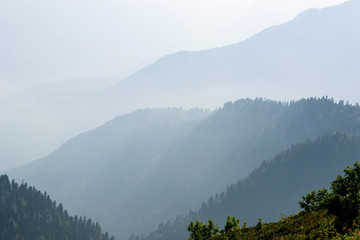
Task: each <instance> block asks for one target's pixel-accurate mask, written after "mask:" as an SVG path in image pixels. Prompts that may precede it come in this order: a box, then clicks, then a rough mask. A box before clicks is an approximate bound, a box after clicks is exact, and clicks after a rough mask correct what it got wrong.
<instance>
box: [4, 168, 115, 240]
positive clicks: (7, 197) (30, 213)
mask: <svg viewBox="0 0 360 240" xmlns="http://www.w3.org/2000/svg"><path fill="white" fill-rule="evenodd" d="M0 239H1V240H33V239H34V240H35V239H39V240H114V239H115V238H114V237H109V234H108V233H107V232H105V233H103V232H102V230H101V227H100V225H99V224H98V223H94V222H92V220H91V218H86V217H78V216H75V217H72V216H69V215H68V213H67V211H66V210H64V209H63V206H62V204H57V203H56V202H55V201H53V200H51V199H50V197H49V195H47V194H46V192H45V193H41V192H40V191H38V190H36V189H35V188H34V187H29V186H28V185H27V184H26V183H22V184H20V185H19V184H17V183H16V182H15V181H14V180H13V181H11V182H10V181H9V178H8V176H7V175H2V176H0Z"/></svg>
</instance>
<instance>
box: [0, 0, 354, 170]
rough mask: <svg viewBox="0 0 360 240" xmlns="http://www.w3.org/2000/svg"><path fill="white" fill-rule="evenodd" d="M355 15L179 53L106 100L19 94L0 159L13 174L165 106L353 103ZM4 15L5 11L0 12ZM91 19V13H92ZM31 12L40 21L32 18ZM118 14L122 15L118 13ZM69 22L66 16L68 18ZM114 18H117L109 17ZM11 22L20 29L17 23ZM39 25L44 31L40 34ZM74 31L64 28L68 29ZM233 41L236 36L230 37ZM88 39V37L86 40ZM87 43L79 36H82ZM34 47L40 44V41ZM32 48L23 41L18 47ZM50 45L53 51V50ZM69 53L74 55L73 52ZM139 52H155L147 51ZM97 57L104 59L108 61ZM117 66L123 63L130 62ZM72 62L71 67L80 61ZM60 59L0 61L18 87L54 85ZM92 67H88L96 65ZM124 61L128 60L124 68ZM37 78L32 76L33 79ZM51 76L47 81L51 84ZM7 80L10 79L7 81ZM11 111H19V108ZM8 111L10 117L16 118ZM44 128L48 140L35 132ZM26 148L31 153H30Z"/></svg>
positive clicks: (344, 12) (306, 16)
mask: <svg viewBox="0 0 360 240" xmlns="http://www.w3.org/2000/svg"><path fill="white" fill-rule="evenodd" d="M24 4H27V3H24ZM37 4H39V3H37ZM111 4H113V3H111ZM7 5H9V6H12V5H13V3H6V5H4V6H7ZM42 5H44V4H42ZM359 5H360V4H359V1H358V0H352V1H349V2H346V3H344V4H341V5H339V6H335V7H329V8H325V9H321V10H316V9H313V10H309V11H306V12H304V13H302V14H300V15H299V16H298V17H296V18H295V19H294V20H293V21H290V22H288V23H285V24H282V25H279V26H274V27H271V28H268V29H266V30H264V31H262V32H260V33H258V34H256V35H254V36H253V37H250V38H249V39H247V40H245V41H242V42H240V43H237V44H234V45H230V46H226V47H220V48H214V49H210V50H204V51H198V52H185V51H184V52H179V53H175V54H171V55H167V56H164V57H163V58H161V59H159V60H158V61H157V62H155V63H153V64H150V65H149V66H147V67H144V68H142V69H141V70H139V71H137V72H136V73H134V74H132V75H130V76H128V77H127V78H125V79H123V80H119V81H118V82H117V83H116V84H114V85H113V86H112V87H109V88H108V89H106V90H103V89H100V88H98V89H97V91H94V92H92V94H90V95H89V94H81V93H80V94H79V93H78V94H75V93H71V94H70V95H69V94H65V95H56V96H52V97H50V98H48V97H40V98H36V101H34V99H32V98H30V99H29V98H28V97H26V94H25V96H22V95H23V93H22V94H21V95H17V96H15V97H14V98H10V100H8V101H7V100H3V99H0V105H2V106H0V111H1V112H2V114H3V118H2V121H0V122H4V121H5V123H2V124H1V125H0V133H1V134H0V135H1V136H2V137H1V138H0V142H1V143H2V144H3V146H4V147H3V148H2V149H3V150H2V151H1V152H4V153H1V152H0V157H3V158H4V159H9V160H8V165H9V166H10V167H14V166H16V165H17V164H16V165H11V164H12V163H14V162H15V160H16V158H18V161H17V162H25V161H30V160H33V159H35V158H36V157H41V156H44V155H45V154H48V153H50V151H51V150H52V149H54V148H55V147H57V146H58V145H59V144H60V143H61V142H63V141H66V140H67V139H68V138H70V137H73V136H75V135H76V134H79V133H80V132H83V131H88V130H90V129H93V128H95V127H97V126H99V125H101V124H103V123H104V122H105V121H107V120H109V119H111V118H113V117H115V116H117V115H120V114H125V113H129V112H133V111H135V110H136V109H139V108H148V107H152V108H155V107H169V106H172V107H185V108H193V107H200V108H212V109H214V108H216V107H219V106H221V105H222V104H223V103H224V102H227V101H230V100H236V99H238V98H246V97H251V98H255V97H258V96H262V97H267V98H271V99H278V100H290V99H300V98H302V97H310V96H319V97H321V96H326V95H328V96H332V97H334V98H335V99H337V100H339V99H345V100H350V101H352V102H358V101H359V99H358V96H357V91H356V89H358V88H359V81H358V78H359V76H360V72H359V68H358V66H357V62H359V58H360V49H359V47H358V44H357V43H358V42H359V41H360V39H359V36H360V32H359V31H360V30H359V28H358V26H357V23H358V22H359V20H360V19H359V15H358V14H357V13H358V12H359V10H360V9H359ZM35 6H36V5H31V6H30V5H29V6H28V7H29V8H36V7H35ZM47 7H49V6H47ZM39 8H40V7H39ZM4 9H6V8H5V7H4ZM113 9H118V6H116V7H115V6H114V8H113ZM88 10H89V11H93V10H94V9H88ZM34 11H35V10H34ZM36 11H38V9H37V8H36ZM66 11H69V9H68V8H66V10H64V12H66ZM121 11H125V10H124V9H121ZM7 12H11V11H7ZM7 12H6V11H5V12H4V14H5V15H4V16H7V17H9V18H10V19H13V15H10V16H9V15H8V13H7ZM125 12H126V11H125ZM24 14H25V15H26V14H33V12H32V11H30V12H29V11H27V12H24ZM42 14H43V12H41V14H40V13H39V14H38V15H36V18H35V21H39V18H40V19H41V17H42V16H43V15H42ZM54 14H55V13H54ZM57 14H59V11H56V14H55V15H57ZM72 14H73V13H71V14H70V15H71V16H73V15H72ZM117 15H119V14H118V13H117V14H115V15H114V16H117ZM34 17H35V16H34ZM73 17H74V16H73ZM29 19H31V18H29ZM58 19H62V18H58ZM76 19H77V17H76ZM91 19H92V18H91ZM150 19H153V18H150ZM13 20H14V19H13ZM15 20H16V21H17V19H15ZM15 20H14V21H15ZM104 20H109V19H104ZM16 21H15V22H16ZM112 22H113V21H112ZM46 23H47V22H42V21H41V26H42V24H45V25H46ZM9 24H10V25H11V24H13V22H12V21H10V23H9ZM121 24H123V22H121ZM75 25H76V24H75ZM75 25H74V24H71V26H75ZM87 25H88V24H87ZM43 27H44V26H43ZM4 29H5V31H8V30H9V29H11V28H8V27H4ZM66 29H67V28H66ZM76 29H79V28H78V27H77V28H76ZM81 29H82V28H81ZM68 30H69V29H67V31H68ZM103 30H106V29H103ZM233 31H237V29H234V30H233ZM45 32H46V34H49V36H48V37H49V38H51V39H58V37H57V36H55V37H54V35H53V34H50V33H49V31H45ZM50 32H51V31H50ZM115 32H116V31H112V32H111V34H115V35H116V33H115ZM51 33H52V32H51ZM89 33H91V34H92V33H93V31H90V32H89ZM89 33H87V32H86V34H89ZM168 35H169V34H168ZM6 36H7V37H8V36H12V34H10V33H9V34H8V35H6ZM116 36H117V35H116ZM38 37H39V38H40V36H38ZM97 37H99V36H96V37H94V38H92V37H91V38H87V40H89V41H94V39H96V38H97ZM117 37H118V36H117ZM121 37H123V35H121ZM171 37H173V36H171ZM23 39H27V38H21V37H19V36H17V37H16V39H12V41H9V39H8V38H5V41H9V42H5V43H4V44H3V45H2V46H6V49H4V54H3V56H4V57H6V56H8V55H10V56H11V55H12V52H11V51H12V50H11V49H14V48H16V51H21V50H20V49H21V48H18V44H16V42H17V41H20V42H21V41H23ZM44 39H47V38H44ZM44 39H43V38H40V39H38V40H37V41H36V44H39V43H41V42H42V41H44ZM108 39H116V38H112V37H111V38H108ZM108 39H107V41H108ZM137 39H143V38H137ZM15 40H16V41H15ZM27 40H28V39H27ZM107 41H101V42H107ZM30 42H31V41H30ZM30 42H29V41H27V42H26V45H25V46H27V44H30ZM51 42H52V43H54V41H51ZM67 44H70V45H71V43H69V42H68V39H67V40H66V41H65V40H64V45H65V46H67ZM76 44H77V43H75V46H77V45H76ZM117 44H118V41H117ZM30 45H31V49H32V51H33V50H35V51H36V52H39V53H40V52H43V50H42V51H40V50H39V49H38V48H39V45H36V46H34V44H30ZM40 45H41V44H40ZM45 45H46V46H48V44H42V45H41V46H42V47H43V46H45ZM11 46H12V47H11ZM109 46H110V45H109ZM78 47H79V46H78ZM83 47H85V46H84V44H82V43H81V47H79V48H76V49H77V50H79V51H80V52H81V51H82V50H84V49H83ZM50 48H54V45H51V46H50ZM72 48H73V47H71V49H72ZM36 49H38V50H36ZM60 49H61V48H60ZM81 49H82V50H81ZM146 49H147V50H149V51H152V49H151V48H149V47H146ZM56 50H58V48H56ZM9 51H10V52H9ZM94 51H95V50H94ZM136 51H138V50H136ZM49 52H51V53H52V52H53V51H49ZM75 52H77V51H75ZM89 52H91V53H93V51H92V50H91V51H86V53H87V54H88V53H89ZM143 52H144V51H143ZM71 53H74V52H71ZM110 53H111V55H112V57H114V51H110ZM64 54H65V55H68V54H69V52H64ZM101 54H103V53H101ZM101 54H100V55H101ZM104 54H109V52H108V53H104ZM44 55H45V59H52V58H53V56H55V55H54V54H53V53H52V54H51V56H48V57H49V58H46V56H47V52H46V53H44ZM115 55H116V54H115ZM120 55H124V54H120ZM120 55H119V54H118V57H119V58H121V56H120ZM84 56H87V55H86V54H79V55H78V56H77V57H79V58H83V57H84ZM124 56H128V54H125V55H124ZM77 57H76V58H75V59H78V58H77ZM10 58H11V57H10ZM115 58H117V57H115ZM59 59H61V58H59ZM59 59H56V60H54V61H47V63H46V64H45V63H44V64H38V63H37V61H36V59H35V60H34V59H32V58H24V59H23V62H21V61H20V62H17V60H19V59H18V58H16V57H15V58H14V59H12V60H13V61H12V60H3V62H4V64H3V65H2V66H9V65H11V64H13V65H16V66H18V67H17V68H16V69H15V70H16V73H17V74H19V75H20V76H19V77H26V78H30V75H31V74H34V73H35V72H37V73H38V74H39V75H42V74H44V75H47V77H48V78H51V77H54V76H53V75H54V74H53V73H52V72H53V71H51V69H54V68H55V69H56V68H57V67H58V66H62V65H63V64H64V63H59V64H57V65H56V64H55V65H56V66H53V64H54V63H56V62H58V61H59ZM66 59H69V58H68V57H67V58H66ZM90 59H92V60H94V59H95V58H90ZM78 60H79V59H78ZM88 60H89V59H86V61H80V60H79V61H76V62H77V63H76V64H73V65H71V66H70V65H69V66H67V67H66V69H63V70H64V71H62V72H64V74H65V76H68V77H70V76H69V73H70V72H71V69H72V68H74V67H75V66H78V68H77V69H79V71H81V72H83V71H84V69H83V68H82V67H81V66H82V63H85V62H87V61H88ZM29 61H31V64H30V66H31V65H32V64H33V63H36V67H35V66H34V68H31V69H30V70H31V73H29V74H26V73H28V72H29V69H23V70H21V71H20V70H19V69H21V67H23V66H29V65H28V64H26V63H28V62H29ZM39 61H41V62H43V61H44V59H43V58H41V59H40V60H39ZM61 61H62V60H61ZM94 61H95V60H94ZM101 61H102V62H107V61H103V60H101ZM128 61H129V59H127V60H126V62H128ZM119 63H120V62H119ZM48 64H49V65H51V66H49V65H48ZM66 64H67V63H66ZM78 64H79V65H81V66H79V65H78ZM92 64H93V63H92ZM39 66H41V68H46V66H47V68H46V71H45V70H44V71H41V73H40V72H39V69H38V67H39ZM121 66H124V64H120V65H119V69H120V68H121ZM108 67H110V66H108ZM35 68H36V69H38V70H36V71H35V70H34V69H35ZM75 68H76V67H75ZM80 69H82V70H80ZM15 70H14V69H12V68H11V67H10V66H9V67H6V69H4V71H3V72H4V73H5V72H8V71H10V72H14V71H15ZM92 70H94V71H96V68H95V67H94V68H93V69H91V70H89V68H87V70H86V71H87V72H86V74H85V73H81V76H83V75H84V74H85V75H89V74H90V73H91V72H92ZM49 73H52V74H50V75H48V74H49ZM17 74H16V75H17ZM24 75H25V76H24ZM97 75H98V74H96V75H95V76H97ZM11 76H12V75H11V74H9V75H8V76H7V77H11ZM7 77H5V78H7ZM45 79H47V78H45ZM18 102H20V103H19V104H17V103H18ZM1 103H3V104H1ZM14 103H15V104H14ZM4 106H5V107H4ZM14 109H15V110H16V111H15V112H16V115H13V114H14ZM9 115H10V116H15V117H16V121H13V119H14V117H13V118H10V117H9ZM39 126H40V127H39ZM43 126H44V127H46V130H41V127H43ZM14 136H15V137H14ZM55 138H57V139H55ZM29 142H30V143H33V144H29ZM19 147H21V148H22V149H24V150H23V151H22V152H21V153H19V151H17V149H18V148H19ZM27 156H28V157H27Z"/></svg>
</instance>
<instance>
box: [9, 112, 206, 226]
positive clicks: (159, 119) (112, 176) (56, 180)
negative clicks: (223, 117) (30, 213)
mask: <svg viewBox="0 0 360 240" xmlns="http://www.w3.org/2000/svg"><path fill="white" fill-rule="evenodd" d="M209 113H210V112H209V111H205V110H199V109H193V110H181V109H174V108H169V109H144V110H138V111H136V112H134V113H132V114H127V115H122V116H119V117H117V118H115V119H113V120H111V121H109V122H107V123H106V124H105V125H103V126H101V127H99V128H97V129H94V130H92V131H89V132H86V133H83V134H81V135H79V136H77V137H75V138H73V139H71V140H69V141H68V142H66V143H64V144H63V145H62V146H61V147H60V148H59V149H58V150H56V151H54V152H53V153H52V154H50V155H49V156H46V157H44V158H42V159H40V160H37V161H34V162H31V163H29V164H26V165H24V166H22V167H20V168H18V169H14V170H12V171H9V172H8V173H9V174H10V176H12V177H15V178H16V179H19V180H22V179H24V180H29V183H30V182H31V184H40V185H39V188H40V189H42V190H46V191H47V192H49V193H51V195H52V196H53V197H54V198H55V199H57V200H59V201H61V202H63V203H66V205H67V206H68V209H69V211H70V212H72V213H76V214H80V213H81V214H82V215H91V216H94V218H96V219H103V220H104V221H105V225H107V226H113V227H114V229H116V231H118V232H122V231H123V229H122V227H123V226H122V225H121V224H120V223H122V222H124V223H126V222H127V221H129V222H130V220H127V219H125V218H122V219H121V221H120V222H119V221H115V219H108V218H107V216H113V217H116V218H117V217H118V216H117V215H115V214H114V212H117V211H118V210H123V211H124V212H125V211H126V209H123V208H124V204H123V202H124V201H125V200H126V199H127V198H128V195H129V194H130V193H131V191H132V189H133V186H134V185H136V184H137V183H138V182H141V181H142V180H143V177H144V176H145V175H146V174H147V173H148V172H149V171H152V169H153V168H154V167H155V166H156V164H157V162H158V161H159V160H160V159H161V157H162V156H163V154H164V153H165V152H166V150H167V149H168V148H169V146H170V145H171V144H172V143H173V142H174V141H176V140H177V139H179V138H181V137H183V136H185V135H186V134H188V133H189V132H190V131H191V129H192V128H193V127H194V126H195V125H197V124H198V123H199V122H200V121H202V120H203V119H204V118H205V117H207V116H208V115H209ZM110 186H111V187H110ZM109 191H110V192H109ZM106 196H109V197H106ZM110 196H111V197H110ZM83 200H84V201H83ZM95 206H97V207H95ZM126 213H127V214H130V213H129V212H126Z"/></svg>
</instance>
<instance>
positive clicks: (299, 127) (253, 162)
mask: <svg viewBox="0 0 360 240" xmlns="http://www.w3.org/2000/svg"><path fill="white" fill-rule="evenodd" d="M333 132H346V133H349V134H360V107H359V106H352V105H345V104H344V103H342V102H341V103H335V102H334V101H332V100H330V99H326V98H322V99H306V100H305V99H303V100H300V101H296V102H291V103H288V104H287V103H281V102H274V101H269V100H262V99H255V100H249V99H242V100H239V101H236V102H234V103H227V104H225V105H224V107H223V108H222V109H220V110H218V111H217V112H215V113H213V115H212V116H211V117H209V118H208V119H206V120H205V121H204V122H203V123H202V124H200V125H199V126H197V127H196V128H195V129H194V130H193V131H192V132H191V134H189V135H188V136H186V137H185V138H183V139H181V140H180V141H178V142H177V144H176V145H173V146H172V147H171V148H170V149H169V150H168V151H167V152H166V154H165V155H164V157H163V158H162V159H161V162H159V164H158V167H157V168H155V169H154V171H152V172H150V174H149V175H148V176H147V178H146V180H145V181H143V182H142V183H141V184H139V185H138V186H137V188H135V189H134V196H133V197H132V198H130V199H131V200H130V202H131V204H136V205H137V206H141V205H142V204H144V203H143V202H142V201H141V199H142V196H144V193H143V189H152V191H151V193H152V194H151V196H147V199H151V201H150V200H149V202H154V204H153V206H152V208H149V206H147V207H148V209H144V211H146V212H147V213H148V214H150V216H152V217H153V218H155V217H159V219H161V218H162V219H163V221H165V220H166V219H164V216H168V218H167V219H169V218H171V216H172V218H173V217H174V216H175V215H176V214H179V213H181V212H182V213H184V212H187V211H188V210H189V209H191V208H192V209H194V208H195V207H196V206H198V205H199V204H200V203H201V201H203V199H205V198H207V197H208V196H209V195H212V194H215V193H216V192H220V191H221V190H222V189H224V188H226V186H227V185H228V184H230V183H233V182H236V181H237V180H238V179H240V178H243V177H246V176H247V175H248V174H249V173H250V171H251V170H252V169H253V168H255V167H257V166H259V165H260V164H261V162H262V161H263V160H266V159H271V158H273V157H274V156H275V155H276V154H277V153H279V152H281V151H283V150H284V149H287V148H289V147H290V146H291V145H292V144H296V143H299V142H303V141H305V140H306V139H316V138H317V137H319V136H322V135H324V134H327V133H333ZM179 193H182V194H180V195H179ZM146 216H147V215H146ZM160 217H161V218H160ZM144 227H146V225H145V223H144Z"/></svg>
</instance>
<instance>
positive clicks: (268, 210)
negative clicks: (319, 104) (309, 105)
mask: <svg viewBox="0 0 360 240" xmlns="http://www.w3.org/2000/svg"><path fill="white" fill-rule="evenodd" d="M359 160H360V136H358V135H356V136H354V135H347V134H340V133H336V134H331V135H327V136H325V137H321V138H319V139H317V140H316V141H310V140H308V141H306V142H304V143H301V144H296V145H294V146H292V147H291V148H290V149H288V150H286V151H284V152H282V153H280V154H278V155H277V156H276V157H275V158H273V159H272V160H270V161H264V162H263V163H262V164H261V165H260V166H259V167H258V168H256V169H255V170H254V171H252V173H251V174H250V175H249V176H248V177H247V178H244V179H242V180H239V181H238V182H237V183H235V184H231V185H229V186H228V187H227V190H226V191H225V192H221V193H219V194H216V195H214V196H212V197H210V198H209V200H208V201H207V202H203V204H202V206H201V208H200V209H199V210H197V211H196V212H193V211H191V212H190V213H189V214H187V215H182V216H179V217H177V218H176V220H175V221H174V222H170V221H169V222H167V223H166V224H164V223H162V224H160V225H159V227H158V229H157V230H156V231H154V232H152V233H151V234H150V235H149V236H148V237H147V238H145V239H146V240H160V239H161V240H170V239H182V238H184V237H186V236H187V231H186V227H187V226H188V224H189V223H190V221H194V220H201V221H204V222H206V221H207V219H209V218H211V219H213V220H214V221H215V223H217V224H219V225H223V222H224V220H225V219H226V217H227V216H235V217H237V218H239V219H240V220H241V221H242V222H244V221H245V222H247V223H248V225H250V226H251V225H255V224H256V222H257V219H258V218H262V219H263V220H264V221H265V222H271V221H275V220H278V219H280V217H281V214H283V215H289V214H294V213H296V212H297V211H298V210H299V207H298V201H299V200H300V199H301V196H303V195H305V194H306V193H308V192H310V191H312V190H315V189H318V188H324V187H328V185H329V183H330V181H331V180H332V179H333V178H334V176H336V175H337V174H340V173H341V171H342V169H344V168H345V167H346V166H348V165H352V164H353V163H354V162H355V161H359Z"/></svg>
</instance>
